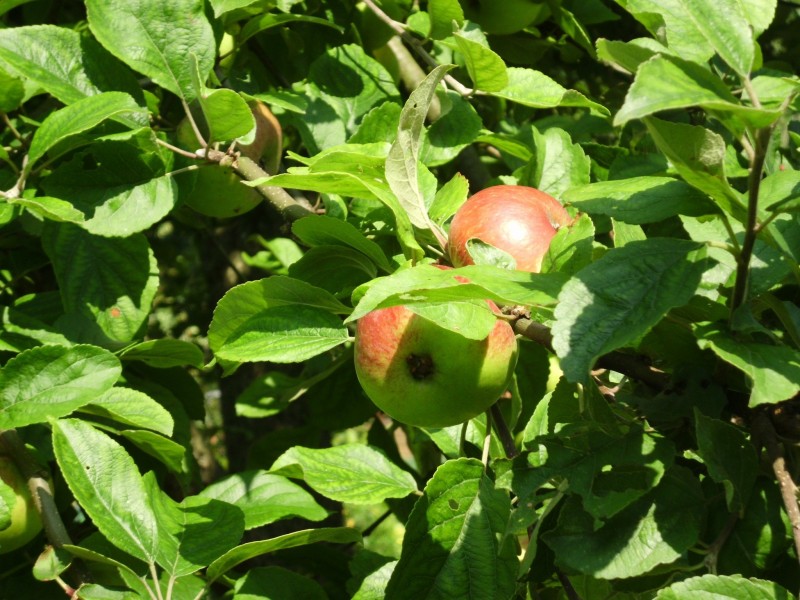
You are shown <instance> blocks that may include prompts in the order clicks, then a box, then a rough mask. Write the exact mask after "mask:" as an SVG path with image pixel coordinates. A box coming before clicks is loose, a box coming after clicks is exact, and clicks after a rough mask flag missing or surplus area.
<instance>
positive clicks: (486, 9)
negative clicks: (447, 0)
mask: <svg viewBox="0 0 800 600" xmlns="http://www.w3.org/2000/svg"><path fill="white" fill-rule="evenodd" d="M461 5H462V7H463V9H464V16H465V17H466V18H467V19H469V20H470V21H474V22H475V23H478V24H479V25H480V26H481V29H482V30H483V31H485V32H486V33H493V34H497V35H508V34H511V33H516V32H517V31H521V30H523V29H525V28H526V27H528V26H529V25H534V24H537V23H540V22H542V21H543V20H544V19H546V18H547V16H548V15H549V14H550V10H549V8H548V6H547V3H546V2H545V1H544V0H538V1H537V0H462V1H461Z"/></svg>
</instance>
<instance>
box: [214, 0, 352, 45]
mask: <svg viewBox="0 0 800 600" xmlns="http://www.w3.org/2000/svg"><path fill="white" fill-rule="evenodd" d="M254 2H255V0H254V1H253V2H251V3H254ZM215 12H216V9H215ZM215 16H216V15H215ZM287 23H309V24H313V25H323V26H324V27H331V28H333V29H335V30H336V31H339V32H342V31H344V29H343V28H342V27H341V26H340V25H337V24H336V23H333V22H331V21H328V20H327V19H320V18H319V17H311V16H308V15H298V14H289V13H284V14H280V15H278V14H274V13H264V14H261V15H258V16H257V17H253V18H252V19H250V20H249V21H248V22H247V23H245V24H244V25H243V26H242V30H241V32H240V33H239V35H237V36H236V37H237V40H238V43H239V44H244V42H245V41H247V40H249V39H250V38H251V37H253V36H254V35H256V34H258V33H261V32H262V31H266V30H267V29H272V28H273V27H284V26H285V25H286V24H287Z"/></svg>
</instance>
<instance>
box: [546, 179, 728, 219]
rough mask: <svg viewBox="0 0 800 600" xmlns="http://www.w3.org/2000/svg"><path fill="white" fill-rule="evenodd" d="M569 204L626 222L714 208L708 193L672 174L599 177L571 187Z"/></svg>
mask: <svg viewBox="0 0 800 600" xmlns="http://www.w3.org/2000/svg"><path fill="white" fill-rule="evenodd" d="M561 199H562V200H563V201H564V203H565V204H571V205H572V206H575V207H576V208H577V209H578V210H580V211H585V212H588V213H590V214H600V215H607V216H609V217H612V218H614V219H616V220H618V221H623V222H625V223H634V224H642V223H656V222H658V221H663V220H664V219H667V218H669V217H673V216H675V215H691V216H701V215H706V214H710V213H713V212H714V205H713V204H711V203H710V202H709V201H708V197H707V196H706V195H705V194H702V193H700V192H699V191H698V190H696V189H695V188H693V187H692V186H690V185H688V184H686V183H684V182H683V181H680V180H677V179H673V178H672V177H648V176H645V177H630V178H628V179H621V180H613V181H598V182H596V183H590V184H588V185H583V186H579V187H574V188H571V189H568V190H566V191H565V192H564V194H563V195H562V196H561Z"/></svg>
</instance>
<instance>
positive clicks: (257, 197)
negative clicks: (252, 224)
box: [185, 165, 262, 219]
mask: <svg viewBox="0 0 800 600" xmlns="http://www.w3.org/2000/svg"><path fill="white" fill-rule="evenodd" d="M261 200H262V197H261V194H259V193H258V192H257V191H256V190H255V189H253V188H251V187H249V186H246V185H244V183H242V180H241V179H240V178H239V176H238V175H237V174H236V173H234V172H233V170H232V169H230V168H228V167H221V166H219V165H208V166H204V167H200V168H199V169H198V170H197V176H196V179H195V183H194V188H192V191H191V192H190V193H189V194H188V195H187V197H186V200H185V203H186V205H187V206H189V207H191V208H193V209H194V210H196V211H197V212H199V213H200V214H202V215H206V216H208V217H216V218H218V219H224V218H228V217H235V216H238V215H243V214H244V213H246V212H249V211H251V210H253V209H254V208H255V207H256V206H258V204H259V203H260V202H261Z"/></svg>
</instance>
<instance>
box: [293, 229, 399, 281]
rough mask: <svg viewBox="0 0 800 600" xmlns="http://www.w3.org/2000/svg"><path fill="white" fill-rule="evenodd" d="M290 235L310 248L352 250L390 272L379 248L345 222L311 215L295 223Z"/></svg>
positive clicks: (386, 260)
mask: <svg viewBox="0 0 800 600" xmlns="http://www.w3.org/2000/svg"><path fill="white" fill-rule="evenodd" d="M292 233H294V234H295V235H296V236H297V237H298V238H300V240H301V241H302V242H303V243H305V244H306V245H308V246H311V247H315V246H331V245H334V246H347V247H350V248H353V249H355V250H358V251H359V252H361V253H362V254H364V255H365V256H367V257H368V258H370V259H371V260H372V261H373V262H374V263H375V264H376V265H378V267H379V268H380V269H381V270H383V271H386V272H389V271H391V265H390V264H389V260H388V259H387V258H386V255H385V254H384V253H383V250H381V247H380V246H379V245H378V244H376V243H375V242H373V241H372V240H370V239H368V238H366V237H365V236H364V234H363V233H361V232H360V231H359V230H358V229H356V227H355V226H353V225H351V224H350V223H348V222H347V221H342V220H341V219H335V218H333V217H328V216H325V215H313V216H309V217H304V218H302V219H298V220H297V221H295V222H294V223H293V224H292Z"/></svg>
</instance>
